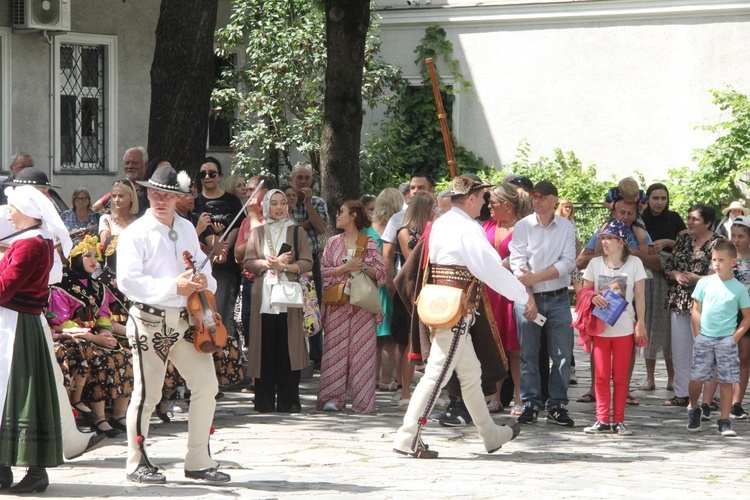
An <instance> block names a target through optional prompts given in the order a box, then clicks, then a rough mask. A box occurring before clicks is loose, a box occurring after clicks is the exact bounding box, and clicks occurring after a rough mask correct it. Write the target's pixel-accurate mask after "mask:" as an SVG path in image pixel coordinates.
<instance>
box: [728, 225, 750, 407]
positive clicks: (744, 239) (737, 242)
mask: <svg viewBox="0 0 750 500" xmlns="http://www.w3.org/2000/svg"><path fill="white" fill-rule="evenodd" d="M731 231H732V243H734V246H735V248H737V272H736V276H737V279H738V280H739V281H740V283H742V284H743V285H745V288H747V290H748V292H750V217H747V216H744V215H740V216H738V217H735V219H734V221H732V228H731ZM741 319H742V314H741V313H740V315H739V317H738V321H739V320H741ZM737 347H738V349H739V355H740V383H739V384H735V386H734V394H733V395H732V408H731V409H730V410H729V413H730V415H731V416H732V418H739V419H746V418H747V413H746V412H745V410H744V409H743V408H742V399H743V397H744V395H745V391H746V390H747V381H748V378H750V332H748V333H746V334H745V335H744V336H743V337H742V338H741V339H740V342H739V344H738V345H737Z"/></svg>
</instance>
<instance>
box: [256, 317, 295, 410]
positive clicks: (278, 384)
mask: <svg viewBox="0 0 750 500" xmlns="http://www.w3.org/2000/svg"><path fill="white" fill-rule="evenodd" d="M287 334H288V332H287V315H286V313H283V314H261V345H260V378H256V379H255V411H258V412H260V413H268V412H272V411H281V412H288V411H298V409H299V407H300V399H299V380H300V370H292V365H291V362H290V361H289V341H288V339H287Z"/></svg>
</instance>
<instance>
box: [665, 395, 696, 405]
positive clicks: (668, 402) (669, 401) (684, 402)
mask: <svg viewBox="0 0 750 500" xmlns="http://www.w3.org/2000/svg"><path fill="white" fill-rule="evenodd" d="M689 401H690V399H689V398H678V397H677V396H675V397H673V398H672V399H667V400H666V401H664V403H663V404H662V406H687V405H688V402H689Z"/></svg>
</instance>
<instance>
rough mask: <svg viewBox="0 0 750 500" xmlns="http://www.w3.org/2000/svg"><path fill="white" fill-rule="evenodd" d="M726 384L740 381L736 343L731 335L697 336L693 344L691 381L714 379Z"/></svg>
mask: <svg viewBox="0 0 750 500" xmlns="http://www.w3.org/2000/svg"><path fill="white" fill-rule="evenodd" d="M714 369H716V380H717V381H718V382H724V383H728V384H736V383H738V382H739V381H740V357H739V354H738V351H737V343H736V342H735V341H734V338H732V336H731V335H728V336H726V337H707V336H706V335H698V336H697V337H696V338H695V343H694V344H693V366H692V370H691V372H690V378H691V380H695V381H698V382H708V381H711V380H713V379H714Z"/></svg>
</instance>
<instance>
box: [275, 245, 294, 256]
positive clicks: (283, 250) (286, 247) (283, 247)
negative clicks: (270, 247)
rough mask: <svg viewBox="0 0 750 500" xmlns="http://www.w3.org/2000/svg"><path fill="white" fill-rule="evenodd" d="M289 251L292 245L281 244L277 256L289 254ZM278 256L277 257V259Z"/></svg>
mask: <svg viewBox="0 0 750 500" xmlns="http://www.w3.org/2000/svg"><path fill="white" fill-rule="evenodd" d="M291 251H292V245H290V244H289V243H283V244H282V245H281V248H280V249H279V255H282V254H285V253H289V252H291ZM279 255H277V257H278V256H279Z"/></svg>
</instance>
